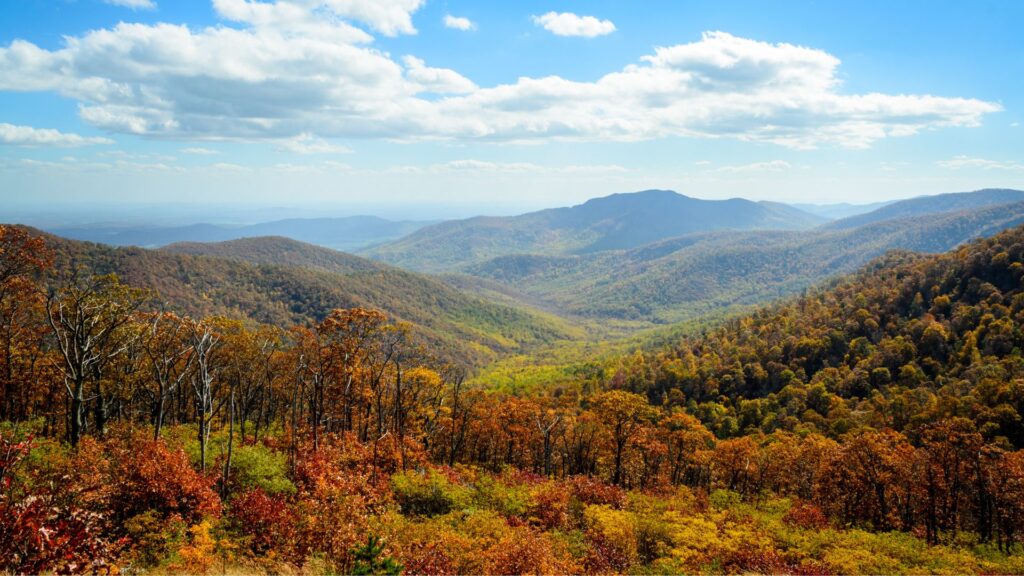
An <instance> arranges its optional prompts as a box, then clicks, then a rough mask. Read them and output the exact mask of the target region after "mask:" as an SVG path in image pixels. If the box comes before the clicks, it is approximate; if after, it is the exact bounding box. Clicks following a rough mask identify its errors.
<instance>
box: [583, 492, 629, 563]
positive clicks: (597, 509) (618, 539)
mask: <svg viewBox="0 0 1024 576" xmlns="http://www.w3.org/2000/svg"><path fill="white" fill-rule="evenodd" d="M583 514H584V519H585V522H586V526H587V536H588V537H589V538H591V540H592V541H593V543H594V545H595V547H597V548H598V549H599V550H600V551H601V554H602V557H603V558H604V559H605V561H607V562H610V564H609V565H610V566H617V565H618V563H625V566H629V565H632V564H634V563H635V562H636V561H637V559H638V550H637V526H636V517H635V516H634V515H633V514H632V513H630V512H627V511H625V510H616V509H615V508H612V507H610V506H608V505H606V504H595V505H591V506H587V507H586V509H585V510H584V513H583Z"/></svg>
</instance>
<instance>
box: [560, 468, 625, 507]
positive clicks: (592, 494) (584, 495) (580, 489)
mask: <svg viewBox="0 0 1024 576" xmlns="http://www.w3.org/2000/svg"><path fill="white" fill-rule="evenodd" d="M566 482H567V483H568V485H569V486H570V487H571V490H572V497H573V498H575V499H576V500H579V501H580V502H582V503H583V504H585V505H588V506H589V505H592V504H598V505H603V506H611V507H612V508H622V507H623V506H624V505H625V504H626V491H625V490H623V489H622V488H619V487H618V486H613V485H611V484H606V483H604V482H602V481H601V480H599V479H597V478H592V477H590V476H573V477H572V478H570V479H568V480H567V481H566Z"/></svg>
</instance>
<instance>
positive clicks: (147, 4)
mask: <svg viewBox="0 0 1024 576" xmlns="http://www.w3.org/2000/svg"><path fill="white" fill-rule="evenodd" d="M103 3H104V4H110V5H112V6H122V7H124V8H131V9H132V10H156V2H153V0H103Z"/></svg>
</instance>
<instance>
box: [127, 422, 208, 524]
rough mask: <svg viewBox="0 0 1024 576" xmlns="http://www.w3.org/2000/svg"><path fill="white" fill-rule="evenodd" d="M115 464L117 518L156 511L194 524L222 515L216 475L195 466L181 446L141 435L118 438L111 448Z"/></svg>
mask: <svg viewBox="0 0 1024 576" xmlns="http://www.w3.org/2000/svg"><path fill="white" fill-rule="evenodd" d="M108 453H109V459H110V462H111V466H112V468H111V472H110V474H111V476H110V481H111V489H112V495H111V512H112V513H113V516H114V518H115V519H117V520H119V521H124V520H127V519H129V518H131V517H133V516H135V515H137V514H142V513H145V512H148V511H154V512H156V513H157V514H159V515H160V516H161V517H164V518H167V517H170V516H172V515H177V516H180V517H181V518H182V519H183V520H184V521H185V522H187V523H188V524H195V523H197V522H199V521H200V520H202V518H203V517H205V516H217V515H219V514H220V509H221V503H220V498H218V496H217V494H216V493H215V492H214V491H213V489H212V487H211V486H212V479H211V478H208V477H205V476H203V475H202V474H200V473H199V472H197V471H196V470H195V469H194V468H192V464H191V463H190V462H189V458H188V456H187V455H186V454H185V452H184V451H183V450H180V449H178V450H172V449H171V448H169V447H168V446H167V443H166V442H164V441H163V440H153V439H152V438H151V437H149V436H148V435H145V434H142V433H137V434H127V435H125V436H122V437H118V438H114V439H112V440H111V441H110V442H109V446H108Z"/></svg>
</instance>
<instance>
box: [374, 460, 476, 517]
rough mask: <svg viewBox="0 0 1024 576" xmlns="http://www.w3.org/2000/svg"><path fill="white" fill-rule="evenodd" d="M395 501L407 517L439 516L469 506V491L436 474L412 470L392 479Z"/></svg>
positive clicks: (432, 471)
mask: <svg viewBox="0 0 1024 576" xmlns="http://www.w3.org/2000/svg"><path fill="white" fill-rule="evenodd" d="M391 489H392V490H393V491H394V494H395V501H397V502H398V505H399V508H400V509H401V510H402V512H403V513H404V514H412V515H420V516H437V515H439V514H447V513H448V512H450V511H452V510H459V509H462V508H466V507H468V506H469V504H470V502H471V500H472V495H471V492H470V490H468V489H467V488H464V487H462V486H459V485H458V484H456V483H453V482H452V481H451V480H450V479H449V478H448V477H447V476H445V475H444V474H442V473H440V472H438V471H436V470H433V469H431V470H428V471H426V472H418V471H414V470H409V471H406V472H401V473H399V474H395V475H394V476H392V477H391Z"/></svg>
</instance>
